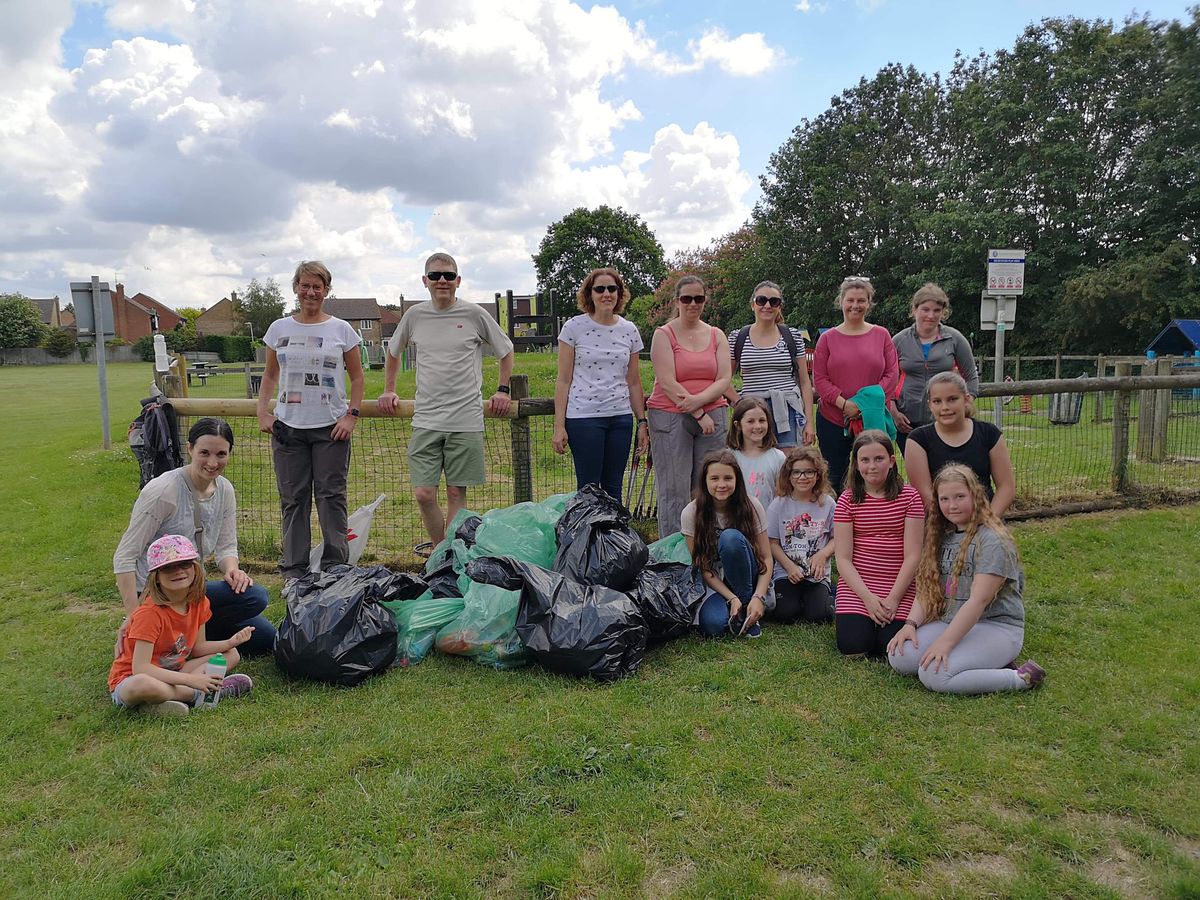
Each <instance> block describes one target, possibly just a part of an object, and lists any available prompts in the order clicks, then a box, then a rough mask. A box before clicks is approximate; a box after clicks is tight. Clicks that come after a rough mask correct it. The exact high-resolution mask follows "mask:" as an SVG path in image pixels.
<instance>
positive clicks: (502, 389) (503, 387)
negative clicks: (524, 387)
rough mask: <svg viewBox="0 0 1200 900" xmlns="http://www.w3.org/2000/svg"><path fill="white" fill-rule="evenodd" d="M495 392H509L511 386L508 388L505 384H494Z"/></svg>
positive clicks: (510, 391)
mask: <svg viewBox="0 0 1200 900" xmlns="http://www.w3.org/2000/svg"><path fill="white" fill-rule="evenodd" d="M496 393H497V394H511V393H512V388H510V387H509V386H508V385H507V384H498V385H496Z"/></svg>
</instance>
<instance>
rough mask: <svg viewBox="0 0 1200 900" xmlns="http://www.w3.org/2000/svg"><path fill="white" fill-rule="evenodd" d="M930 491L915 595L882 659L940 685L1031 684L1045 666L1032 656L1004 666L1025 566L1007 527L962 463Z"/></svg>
mask: <svg viewBox="0 0 1200 900" xmlns="http://www.w3.org/2000/svg"><path fill="white" fill-rule="evenodd" d="M933 491H934V495H935V498H936V506H934V508H933V510H932V511H931V512H930V514H929V521H928V524H927V526H926V530H925V546H924V549H923V550H922V552H921V565H920V568H919V569H918V570H917V599H916V602H915V603H913V607H912V610H911V611H910V612H909V614H908V621H907V622H906V623H905V624H904V627H903V628H901V629H900V631H899V632H898V633H897V634H896V636H895V637H894V638H893V639H892V641H891V643H889V644H888V661H889V662H890V663H891V664H892V668H893V669H895V670H896V671H897V672H899V673H900V674H901V675H916V676H917V677H918V678H920V679H921V684H923V685H925V687H927V688H929V689H930V690H931V691H939V692H942V693H948V694H990V693H993V692H995V691H1023V690H1028V689H1029V688H1035V687H1037V686H1038V685H1040V684H1041V683H1042V681H1043V679H1044V678H1045V677H1046V673H1045V671H1043V670H1042V667H1041V666H1039V665H1038V664H1037V663H1035V662H1034V661H1033V660H1028V661H1026V662H1025V663H1024V664H1023V665H1022V666H1021V667H1020V668H1015V669H1014V668H1011V667H1010V663H1011V662H1012V661H1013V660H1015V659H1016V657H1017V654H1018V653H1020V652H1021V646H1022V644H1024V642H1025V606H1024V604H1023V603H1022V602H1021V594H1022V593H1023V592H1024V590H1025V573H1024V572H1023V571H1022V570H1021V563H1020V560H1019V559H1018V558H1017V547H1016V544H1015V543H1013V539H1012V535H1010V534H1009V533H1008V529H1006V528H1005V527H1004V525H1003V523H1002V522H1001V521H1000V519H999V518H998V517H997V516H996V514H995V513H994V512H993V511H992V508H991V506H990V505H989V504H988V501H987V497H986V496H985V495H984V492H983V486H982V485H981V484H980V483H979V479H978V478H976V477H975V473H974V472H972V471H971V470H970V469H969V468H967V467H966V466H964V465H961V464H959V463H951V464H950V465H948V466H946V467H945V468H944V469H942V470H941V472H939V473H938V476H937V478H935V479H934V481H933Z"/></svg>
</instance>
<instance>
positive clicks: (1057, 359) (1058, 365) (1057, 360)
mask: <svg viewBox="0 0 1200 900" xmlns="http://www.w3.org/2000/svg"><path fill="white" fill-rule="evenodd" d="M1054 377H1055V378H1056V379H1058V378H1062V354H1061V353H1056V354H1055V355H1054Z"/></svg>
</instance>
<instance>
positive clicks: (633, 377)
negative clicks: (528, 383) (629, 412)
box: [556, 352, 650, 453]
mask: <svg viewBox="0 0 1200 900" xmlns="http://www.w3.org/2000/svg"><path fill="white" fill-rule="evenodd" d="M625 384H626V385H628V386H629V405H630V406H631V407H632V408H633V421H634V425H633V436H634V439H635V441H636V446H637V449H638V451H639V452H641V453H645V452H646V448H648V447H649V446H650V426H649V425H648V424H646V423H645V422H644V421H642V420H643V419H645V418H646V392H645V389H644V388H643V387H642V368H641V365H640V361H639V359H638V355H637V354H636V353H633V352H630V354H629V368H628V369H626V370H625ZM556 399H557V397H556Z"/></svg>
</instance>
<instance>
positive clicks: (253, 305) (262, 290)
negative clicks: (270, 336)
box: [236, 278, 284, 339]
mask: <svg viewBox="0 0 1200 900" xmlns="http://www.w3.org/2000/svg"><path fill="white" fill-rule="evenodd" d="M283 307H284V303H283V292H282V291H280V289H279V285H278V284H276V282H275V279H274V278H268V279H267V280H266V281H265V282H262V283H261V284H260V283H259V281H258V279H257V278H254V279H251V281H250V283H249V284H248V285H246V290H244V291H243V292H242V293H240V294H239V295H238V299H237V304H236V308H237V310H238V318H239V319H242V320H243V321H244V322H250V323H252V324H253V325H254V337H256V338H258V339H261V338H262V336H263V335H264V334H266V333H267V328H268V326H270V324H271V323H272V322H274V321H275V320H276V319H278V318H280V317H282V316H283ZM248 331H249V329H247V328H246V327H245V325H242V326H240V327H239V330H238V333H239V334H246V333H247V332H248Z"/></svg>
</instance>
